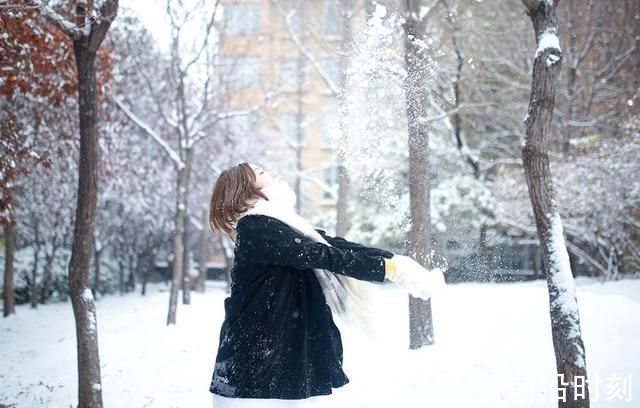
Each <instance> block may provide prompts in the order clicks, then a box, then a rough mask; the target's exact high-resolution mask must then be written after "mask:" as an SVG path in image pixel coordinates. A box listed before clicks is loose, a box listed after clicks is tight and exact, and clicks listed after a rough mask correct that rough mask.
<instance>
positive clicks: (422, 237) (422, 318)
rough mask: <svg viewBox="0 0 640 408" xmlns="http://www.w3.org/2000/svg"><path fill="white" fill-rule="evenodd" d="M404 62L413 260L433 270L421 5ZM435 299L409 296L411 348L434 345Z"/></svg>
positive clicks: (409, 26) (411, 18)
mask: <svg viewBox="0 0 640 408" xmlns="http://www.w3.org/2000/svg"><path fill="white" fill-rule="evenodd" d="M405 6H406V10H405V16H404V17H405V22H404V24H403V29H404V52H405V54H404V59H405V66H406V70H407V76H406V78H405V83H404V91H405V98H406V105H407V121H408V128H409V129H408V130H409V202H410V204H409V205H410V217H411V228H410V230H409V256H411V257H412V258H414V259H415V260H416V261H417V262H419V263H420V264H422V265H423V266H424V267H426V268H430V267H431V259H430V254H431V216H430V208H429V207H430V205H429V200H430V191H429V190H430V187H429V179H430V173H431V169H430V163H429V129H428V127H427V123H426V121H425V120H424V118H425V117H426V113H427V112H426V107H427V103H428V100H427V95H428V94H427V92H428V90H427V84H428V70H427V69H428V61H427V55H426V54H425V50H424V49H423V48H422V46H421V45H420V44H419V42H422V41H423V40H424V37H425V31H426V24H425V23H424V21H420V20H418V16H419V15H420V8H421V2H420V1H418V0H416V1H412V0H407V1H406V2H405ZM433 342H434V332H433V321H432V318H431V299H429V300H426V301H425V300H423V299H419V298H414V297H413V296H411V295H409V348H411V349H417V348H420V347H423V346H426V345H430V344H433Z"/></svg>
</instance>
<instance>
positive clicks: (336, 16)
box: [322, 0, 342, 38]
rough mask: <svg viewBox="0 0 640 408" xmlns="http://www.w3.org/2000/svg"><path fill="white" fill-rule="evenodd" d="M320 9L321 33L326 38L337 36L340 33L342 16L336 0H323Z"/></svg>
mask: <svg viewBox="0 0 640 408" xmlns="http://www.w3.org/2000/svg"><path fill="white" fill-rule="evenodd" d="M322 11H323V12H322V16H323V23H322V33H323V34H324V36H325V37H327V38H336V37H339V36H340V34H341V33H342V18H341V17H340V7H339V4H338V0H324V2H323V7H322Z"/></svg>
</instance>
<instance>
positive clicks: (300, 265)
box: [237, 214, 386, 282]
mask: <svg viewBox="0 0 640 408" xmlns="http://www.w3.org/2000/svg"><path fill="white" fill-rule="evenodd" d="M237 233H238V234H237V250H238V253H237V256H238V257H239V258H241V259H243V260H244V261H246V262H252V263H266V264H275V265H289V266H293V267H294V268H297V269H312V268H321V269H326V270H328V271H331V272H334V273H339V274H342V275H346V276H350V277H352V278H355V279H360V280H367V281H378V282H382V281H384V279H385V273H386V271H385V264H386V263H385V258H384V257H383V256H381V255H371V254H370V253H367V252H366V251H350V250H345V249H340V248H337V247H333V246H327V245H325V244H323V243H321V242H316V241H314V240H312V239H311V238H308V237H306V236H305V235H303V234H300V233H298V232H297V231H295V230H293V229H292V228H291V227H289V226H288V225H287V224H285V223H284V222H282V221H280V220H278V219H277V218H273V217H269V216H266V215H261V214H253V215H247V216H245V217H242V218H241V219H240V221H239V222H238V224H237Z"/></svg>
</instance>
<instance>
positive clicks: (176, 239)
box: [167, 167, 186, 325]
mask: <svg viewBox="0 0 640 408" xmlns="http://www.w3.org/2000/svg"><path fill="white" fill-rule="evenodd" d="M185 180H186V167H184V168H182V169H180V170H178V188H177V190H178V191H177V193H176V207H177V208H176V215H175V224H176V225H175V231H174V232H173V262H172V264H173V268H172V269H173V274H172V278H171V293H170V295H169V313H168V314H167V325H169V324H176V315H177V309H178V295H179V294H180V284H181V283H182V273H183V267H182V262H183V260H184V258H183V255H182V253H183V251H184V243H183V240H182V239H183V237H184V235H183V231H184V212H185V204H184V195H185V193H186V187H185V186H184V183H185Z"/></svg>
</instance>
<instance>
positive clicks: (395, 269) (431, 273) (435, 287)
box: [384, 255, 446, 300]
mask: <svg viewBox="0 0 640 408" xmlns="http://www.w3.org/2000/svg"><path fill="white" fill-rule="evenodd" d="M384 262H385V278H386V279H389V280H390V281H392V282H394V283H396V284H397V285H400V286H402V287H403V288H405V289H406V290H407V291H408V292H409V293H410V294H411V295H413V296H415V297H419V298H422V299H424V300H427V299H429V298H430V297H431V296H433V295H435V294H437V293H439V292H441V291H442V290H443V289H444V288H445V286H446V283H445V280H444V275H443V273H442V270H441V269H440V268H434V269H432V270H428V269H426V268H424V267H423V266H422V265H420V264H419V263H418V262H416V261H414V260H413V259H411V258H410V257H408V256H404V255H394V256H393V258H390V259H387V258H385V260H384Z"/></svg>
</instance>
